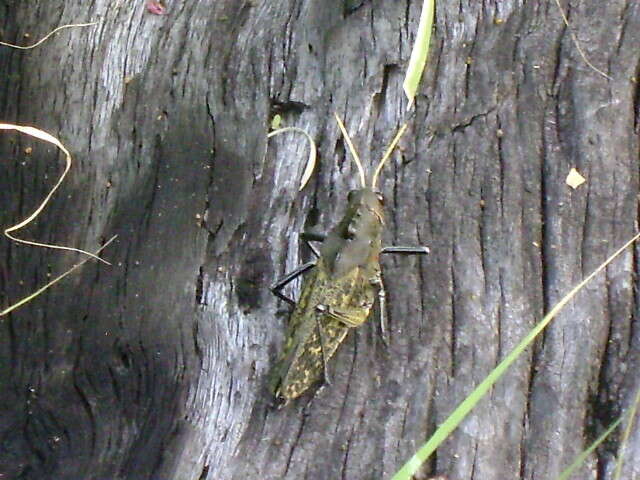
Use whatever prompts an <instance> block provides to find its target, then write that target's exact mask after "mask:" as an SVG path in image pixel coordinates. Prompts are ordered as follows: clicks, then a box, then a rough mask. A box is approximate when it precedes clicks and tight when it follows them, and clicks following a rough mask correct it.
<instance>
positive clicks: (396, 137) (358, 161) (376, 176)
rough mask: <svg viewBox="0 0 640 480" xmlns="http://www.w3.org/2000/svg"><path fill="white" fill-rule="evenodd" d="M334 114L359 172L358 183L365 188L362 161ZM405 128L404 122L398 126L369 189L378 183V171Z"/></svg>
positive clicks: (373, 188) (389, 155)
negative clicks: (398, 128)
mask: <svg viewBox="0 0 640 480" xmlns="http://www.w3.org/2000/svg"><path fill="white" fill-rule="evenodd" d="M334 115H335V117H336V121H337V122H338V127H340V131H341V132H342V135H343V136H344V139H345V141H346V142H347V145H349V150H350V151H351V155H352V156H353V160H354V161H355V164H356V165H357V167H358V172H359V173H360V183H362V188H367V177H366V175H365V174H364V168H363V167H362V162H360V157H359V156H358V153H357V152H356V149H355V147H354V146H353V142H352V141H351V138H350V137H349V134H348V133H347V129H346V128H345V127H344V124H343V123H342V120H340V117H339V116H338V114H337V113H334ZM406 130H407V124H406V123H405V124H404V125H402V127H400V130H398V133H396V136H395V137H393V140H392V142H391V144H390V145H389V147H388V148H387V151H386V152H384V155H383V156H382V160H380V162H379V163H378V166H377V167H376V169H375V171H374V172H373V177H372V179H371V190H375V189H376V184H377V183H378V177H379V176H380V172H381V171H382V168H383V167H384V164H385V163H387V160H388V159H389V157H391V154H392V153H393V149H394V148H396V145H398V142H399V141H400V139H401V138H402V135H404V132H405V131H406Z"/></svg>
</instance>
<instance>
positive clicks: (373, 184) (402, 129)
mask: <svg viewBox="0 0 640 480" xmlns="http://www.w3.org/2000/svg"><path fill="white" fill-rule="evenodd" d="M406 129H407V124H406V123H405V124H404V125H402V127H400V130H398V133H396V136H395V137H394V138H393V141H392V142H391V145H389V148H387V151H386V152H384V155H383V156H382V160H380V163H378V166H377V167H376V171H375V172H373V178H372V179H371V190H374V191H375V189H376V183H378V176H379V175H380V172H381V171H382V167H384V164H385V163H386V162H387V160H388V159H389V157H390V156H391V153H393V149H394V148H396V145H397V144H398V142H399V141H400V138H402V135H403V134H404V132H405V130H406Z"/></svg>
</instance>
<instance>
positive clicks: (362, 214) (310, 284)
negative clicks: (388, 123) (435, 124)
mask: <svg viewBox="0 0 640 480" xmlns="http://www.w3.org/2000/svg"><path fill="white" fill-rule="evenodd" d="M336 120H337V122H338V126H339V127H340V130H341V131H342V134H343V136H344V138H345V140H346V142H347V144H348V145H349V149H350V151H351V154H352V156H353V159H354V161H355V163H356V165H357V167H358V171H359V174H360V181H361V184H362V188H360V189H359V190H352V191H351V192H349V196H348V206H347V211H346V213H345V216H344V218H343V219H342V220H341V221H340V223H338V225H336V226H335V227H334V228H333V229H332V230H331V231H330V232H329V234H328V235H326V236H325V235H318V234H303V239H304V240H305V241H307V243H308V242H309V241H322V242H323V244H322V247H321V248H320V251H319V252H318V251H317V250H316V249H315V248H314V247H313V246H312V245H311V244H309V246H310V247H311V249H312V251H313V252H314V253H315V254H316V256H317V257H318V259H317V261H314V262H309V263H305V264H304V265H302V266H300V267H298V268H297V269H295V270H294V271H293V272H291V273H289V274H287V275H286V276H285V277H284V278H282V279H281V280H280V281H278V282H277V283H276V284H275V285H274V286H273V287H272V291H273V293H274V294H276V295H277V296H278V297H279V298H281V299H283V300H285V301H287V302H289V303H291V304H292V305H294V306H295V307H294V310H293V313H292V314H291V318H290V320H289V325H288V327H287V333H286V340H285V345H284V349H283V351H282V354H281V355H280V357H279V359H278V361H277V364H276V365H275V367H274V368H273V371H272V373H271V381H270V387H271V391H272V392H273V394H274V395H275V397H276V398H277V399H278V400H279V401H281V402H284V403H286V402H288V401H289V400H292V399H294V398H296V397H299V396H300V395H301V394H303V393H304V392H305V391H306V390H307V389H308V388H309V387H310V386H311V385H313V384H314V383H316V382H317V381H319V380H320V379H321V378H322V377H323V376H324V378H325V379H326V380H327V381H328V379H329V376H328V374H327V361H328V360H329V359H330V358H331V357H332V356H333V354H334V353H335V352H336V350H337V348H338V347H339V346H340V344H341V343H342V341H343V340H344V339H345V337H346V335H347V333H348V332H349V330H350V329H352V328H355V327H357V326H359V325H361V324H362V323H364V321H365V320H366V319H367V317H368V316H369V313H370V311H371V308H372V306H373V303H374V299H375V296H376V290H377V291H378V297H379V299H380V315H381V324H382V325H383V330H384V314H385V290H384V286H383V284H382V277H381V274H380V261H379V256H380V254H381V253H403V254H426V253H428V252H429V249H428V248H427V247H385V248H383V247H382V229H383V226H384V214H383V199H382V195H381V194H380V193H378V192H376V190H375V189H376V183H377V179H378V176H379V174H380V171H381V170H382V167H383V166H384V164H385V162H386V161H387V159H388V158H389V157H390V156H391V153H392V152H393V149H394V148H395V146H396V145H397V143H398V142H399V140H400V137H401V136H402V134H403V133H404V131H405V129H406V125H404V126H403V127H402V128H401V129H400V130H399V131H398V133H397V134H396V136H395V138H394V139H393V141H392V142H391V145H389V148H388V149H387V151H386V152H385V154H384V156H383V157H382V160H380V163H379V164H378V166H377V168H376V170H375V172H374V174H373V177H372V181H371V184H370V185H367V181H366V176H365V173H364V169H363V167H362V163H361V162H360V159H359V158H358V154H357V153H356V151H355V148H354V147H353V144H352V142H351V139H350V138H349V135H348V134H347V131H346V129H345V128H344V125H343V124H342V122H341V121H340V118H339V117H338V116H337V115H336ZM309 270H311V272H310V273H309V274H308V275H307V276H306V277H305V280H304V283H303V287H302V293H301V295H300V299H299V301H298V303H297V304H295V302H293V300H291V299H289V298H287V297H286V296H284V295H283V294H282V292H281V290H282V288H283V287H284V286H285V285H287V284H288V283H289V282H291V281H292V280H293V279H295V278H296V277H298V276H299V275H301V274H303V273H305V272H307V271H309ZM383 333H384V332H383Z"/></svg>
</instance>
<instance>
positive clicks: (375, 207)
mask: <svg viewBox="0 0 640 480" xmlns="http://www.w3.org/2000/svg"><path fill="white" fill-rule="evenodd" d="M347 200H348V202H349V206H348V207H347V213H346V215H345V217H344V220H343V222H342V223H343V232H342V234H343V235H344V238H345V239H348V240H351V239H356V238H357V237H364V238H374V237H377V236H379V235H380V231H381V230H382V226H383V225H384V211H383V198H382V194H381V193H378V192H374V191H373V190H372V189H370V188H368V187H365V188H361V189H359V190H351V191H350V192H349V195H348V197H347Z"/></svg>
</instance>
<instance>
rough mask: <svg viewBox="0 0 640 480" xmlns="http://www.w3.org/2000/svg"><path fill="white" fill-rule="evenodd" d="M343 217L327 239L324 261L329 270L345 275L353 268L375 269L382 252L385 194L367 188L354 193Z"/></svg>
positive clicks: (323, 248) (349, 199)
mask: <svg viewBox="0 0 640 480" xmlns="http://www.w3.org/2000/svg"><path fill="white" fill-rule="evenodd" d="M348 202H349V203H348V206H347V211H346V212H345V215H344V217H343V218H342V220H341V221H340V223H338V224H337V225H336V226H335V227H334V228H333V230H331V232H330V233H329V235H328V236H327V239H326V240H325V242H324V245H323V247H322V258H323V259H324V261H325V262H326V266H327V268H328V270H329V271H330V272H331V273H332V274H334V275H337V276H342V275H344V274H346V273H348V272H350V271H351V270H353V269H354V268H356V267H358V268H364V269H369V268H375V267H376V266H377V264H378V256H379V255H380V250H381V237H382V228H383V225H384V212H383V204H382V195H381V194H379V193H377V192H374V191H373V190H372V189H371V188H369V187H365V188H361V189H359V190H352V191H350V192H349V196H348Z"/></svg>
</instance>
